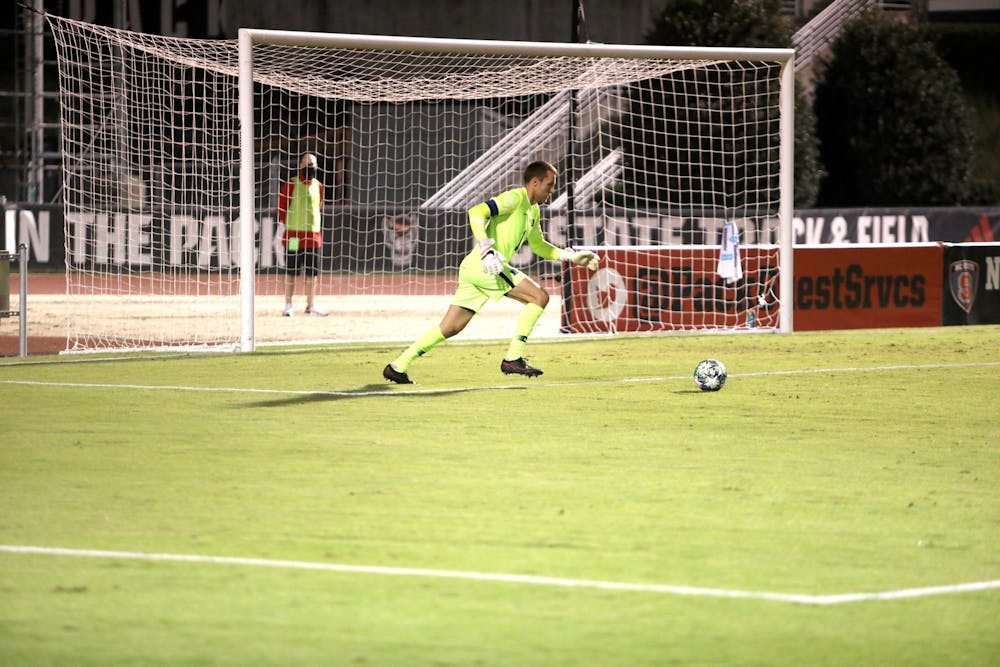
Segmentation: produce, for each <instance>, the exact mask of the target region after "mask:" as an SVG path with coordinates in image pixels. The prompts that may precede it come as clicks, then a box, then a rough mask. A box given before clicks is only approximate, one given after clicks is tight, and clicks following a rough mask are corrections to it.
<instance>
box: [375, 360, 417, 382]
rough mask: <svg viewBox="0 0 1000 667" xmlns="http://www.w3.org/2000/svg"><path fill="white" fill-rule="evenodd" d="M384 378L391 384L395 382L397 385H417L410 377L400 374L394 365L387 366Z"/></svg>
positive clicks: (383, 370) (383, 372)
mask: <svg viewBox="0 0 1000 667" xmlns="http://www.w3.org/2000/svg"><path fill="white" fill-rule="evenodd" d="M382 377H384V378H385V379H386V380H388V381H389V382H395V383H396V384H415V383H414V382H413V380H411V379H410V376H409V375H407V374H406V373H400V372H399V371H397V370H396V369H395V368H393V367H392V364H386V365H385V368H383V369H382Z"/></svg>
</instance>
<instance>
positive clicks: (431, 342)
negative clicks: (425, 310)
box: [391, 324, 444, 373]
mask: <svg viewBox="0 0 1000 667" xmlns="http://www.w3.org/2000/svg"><path fill="white" fill-rule="evenodd" d="M443 340H444V334H442V333H441V327H439V326H438V325H436V324H435V325H434V326H432V327H431V328H430V329H428V330H427V331H425V332H423V333H422V334H420V336H419V337H418V338H417V339H416V340H415V341H413V344H412V345H410V347H408V348H406V349H405V350H403V353H402V354H400V355H399V356H398V357H396V359H395V360H394V361H393V362H392V364H391V365H392V367H393V368H395V369H397V370H399V371H400V372H402V373H406V371H407V369H408V368H409V367H410V364H412V363H413V360H414V359H416V358H417V357H420V356H423V355H425V354H427V353H428V352H429V351H430V350H431V348H433V347H434V346H435V345H437V344H438V343H440V342H442V341H443Z"/></svg>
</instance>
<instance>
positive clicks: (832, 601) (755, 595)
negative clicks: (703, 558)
mask: <svg viewBox="0 0 1000 667" xmlns="http://www.w3.org/2000/svg"><path fill="white" fill-rule="evenodd" d="M0 552H5V553H11V554H33V555H43V556H64V557H78V558H104V559H117V560H138V561H159V562H173V563H197V564H212V565H236V566H244V567H269V568H279V569H290V570H314V571H325V572H337V573H344V574H365V575H382V576H395V577H424V578H435V579H460V580H472V581H485V582H493V583H507V584H524V585H532V586H556V587H562V588H580V589H596V590H606V591H623V592H635V593H658V594H664V595H679V596H689V597H711V598H728V599H743V600H761V601H767V602H784V603H791V604H802V605H819V606H829V605H837V604H846V603H852V602H869V601H887V600H904V599H911V598H922V597H929V596H935V595H953V594H959V593H974V592H980V591H988V590H995V589H1000V580H990V581H974V582H968V583H960V584H947V585H942V586H927V587H923V588H904V589H899V590H891V591H878V592H868V593H864V592H862V593H838V594H833V595H809V594H802V593H777V592H769V591H744V590H732V589H725V588H702V587H697V586H675V585H669V584H640V583H629V582H621V581H600V580H592V579H569V578H563V577H542V576H536V575H525V574H502V573H497V572H468V571H463V570H436V569H423V568H411V567H385V566H380V565H348V564H344V563H317V562H309V561H296V560H272V559H264V558H236V557H227V556H202V555H193V554H165V553H145V552H137V551H104V550H95V549H66V548H61V547H38V546H22V545H0Z"/></svg>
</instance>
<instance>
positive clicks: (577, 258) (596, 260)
mask: <svg viewBox="0 0 1000 667" xmlns="http://www.w3.org/2000/svg"><path fill="white" fill-rule="evenodd" d="M559 259H561V260H562V261H564V262H571V263H573V264H576V265H577V266H585V267H587V268H588V269H590V270H591V271H596V270H597V265H598V264H600V262H601V258H600V257H598V256H597V254H596V253H593V252H591V251H589V250H574V249H573V248H566V249H565V250H563V251H562V252H560V253H559Z"/></svg>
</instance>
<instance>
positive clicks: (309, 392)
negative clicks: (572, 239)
mask: <svg viewBox="0 0 1000 667" xmlns="http://www.w3.org/2000/svg"><path fill="white" fill-rule="evenodd" d="M984 366H1000V361H976V362H961V363H941V364H905V365H904V364H899V365H889V366H886V365H883V366H849V367H843V368H807V369H798V370H776V371H758V372H753V373H732V374H730V376H729V377H731V378H740V377H769V376H778V375H817V374H820V375H822V374H824V373H870V372H875V371H900V370H926V369H942V368H973V367H977V368H981V367H984ZM688 379H690V376H689V375H664V376H652V377H634V378H612V379H608V380H577V381H569V382H540V381H538V380H534V379H532V380H530V381H528V382H526V383H523V384H507V385H484V386H478V387H475V386H466V387H437V388H428V389H404V388H402V387H395V386H392V385H389V384H386V387H385V389H379V390H357V391H352V390H342V391H337V390H319V389H262V388H254V387H196V386H189V385H145V384H111V383H95V382H49V381H41V380H0V384H9V385H29V386H37V387H66V388H77V389H134V390H142V391H191V392H216V393H236V394H239V393H245V394H282V395H295V396H353V397H364V396H414V395H433V394H454V393H461V392H468V391H505V390H509V389H527V388H532V387H536V388H537V387H578V386H595V385H609V384H630V383H637V382H668V381H674V380H688Z"/></svg>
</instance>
